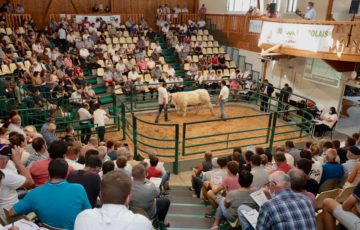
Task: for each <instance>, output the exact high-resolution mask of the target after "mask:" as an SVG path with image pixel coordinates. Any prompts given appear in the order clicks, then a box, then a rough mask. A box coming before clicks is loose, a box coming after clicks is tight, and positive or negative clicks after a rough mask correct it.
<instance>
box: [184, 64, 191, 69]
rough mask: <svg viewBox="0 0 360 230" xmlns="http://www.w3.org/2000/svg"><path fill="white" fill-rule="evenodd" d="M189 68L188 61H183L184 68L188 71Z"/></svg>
mask: <svg viewBox="0 0 360 230" xmlns="http://www.w3.org/2000/svg"><path fill="white" fill-rule="evenodd" d="M189 69H190V64H189V63H185V64H184V70H186V71H189Z"/></svg>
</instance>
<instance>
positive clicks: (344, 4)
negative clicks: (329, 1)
mask: <svg viewBox="0 0 360 230" xmlns="http://www.w3.org/2000/svg"><path fill="white" fill-rule="evenodd" d="M350 4H351V0H341V1H334V5H333V11H332V13H333V17H334V19H335V20H336V21H348V20H351V17H352V15H349V9H350Z"/></svg>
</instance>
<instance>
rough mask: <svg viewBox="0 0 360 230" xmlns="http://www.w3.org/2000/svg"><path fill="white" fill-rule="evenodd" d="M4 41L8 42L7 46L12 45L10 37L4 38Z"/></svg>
mask: <svg viewBox="0 0 360 230" xmlns="http://www.w3.org/2000/svg"><path fill="white" fill-rule="evenodd" d="M3 40H4V41H5V42H6V44H11V43H12V41H11V39H10V38H9V36H4V37H3Z"/></svg>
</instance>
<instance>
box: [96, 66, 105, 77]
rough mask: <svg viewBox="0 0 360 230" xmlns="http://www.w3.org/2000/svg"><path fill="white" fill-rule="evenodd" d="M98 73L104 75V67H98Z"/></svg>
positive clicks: (100, 75)
mask: <svg viewBox="0 0 360 230" xmlns="http://www.w3.org/2000/svg"><path fill="white" fill-rule="evenodd" d="M96 75H97V76H99V77H102V76H104V68H98V69H97V71H96Z"/></svg>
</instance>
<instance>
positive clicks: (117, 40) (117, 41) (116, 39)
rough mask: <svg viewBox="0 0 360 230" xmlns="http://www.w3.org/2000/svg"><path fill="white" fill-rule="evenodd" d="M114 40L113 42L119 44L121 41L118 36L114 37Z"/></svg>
mask: <svg viewBox="0 0 360 230" xmlns="http://www.w3.org/2000/svg"><path fill="white" fill-rule="evenodd" d="M112 42H113V44H119V43H120V41H119V38H117V37H113V39H112Z"/></svg>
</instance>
